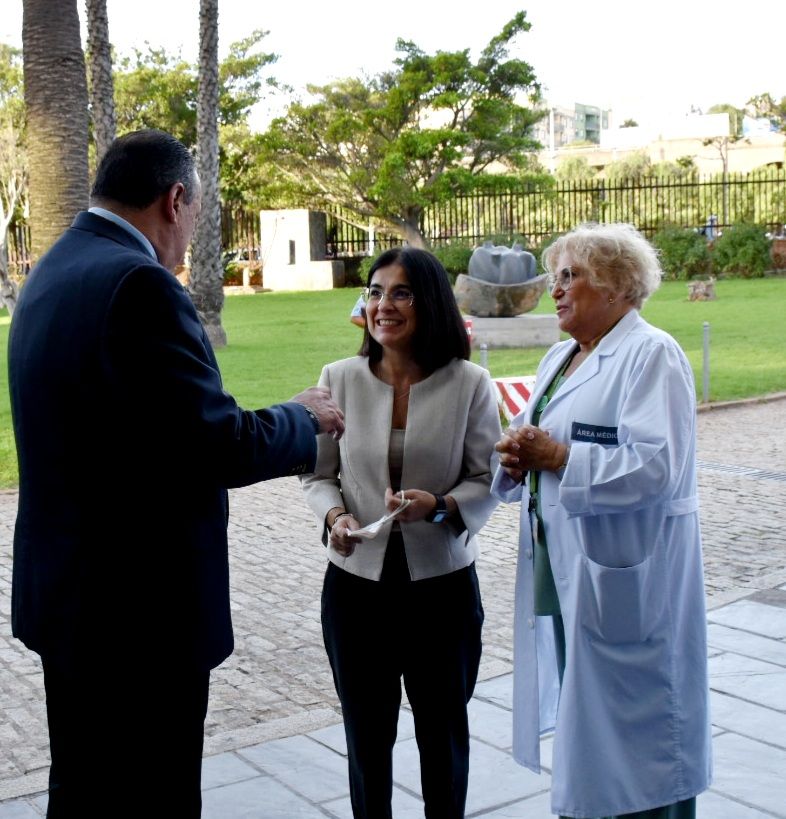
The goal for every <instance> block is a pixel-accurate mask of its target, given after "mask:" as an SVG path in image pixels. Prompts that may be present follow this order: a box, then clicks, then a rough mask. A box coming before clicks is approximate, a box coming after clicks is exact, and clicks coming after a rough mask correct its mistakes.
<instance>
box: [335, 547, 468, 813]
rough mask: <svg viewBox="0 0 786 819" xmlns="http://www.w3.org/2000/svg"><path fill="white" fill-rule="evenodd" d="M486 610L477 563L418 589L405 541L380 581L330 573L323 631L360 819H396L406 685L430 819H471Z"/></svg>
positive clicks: (390, 551) (392, 550)
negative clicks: (471, 712) (472, 726)
mask: <svg viewBox="0 0 786 819" xmlns="http://www.w3.org/2000/svg"><path fill="white" fill-rule="evenodd" d="M482 625H483V606H482V604H481V600H480V588H479V586H478V577H477V574H476V572H475V567H474V565H472V566H468V567H467V568H465V569H461V570H459V571H456V572H452V573H450V574H447V575H442V576H440V577H434V578H429V579H426V580H419V581H416V582H413V581H411V580H410V578H409V570H408V568H407V564H406V558H405V556H404V547H403V543H402V541H401V537H400V535H398V534H395V533H394V534H393V535H392V536H391V539H390V542H389V544H388V548H387V552H386V556H385V567H384V569H383V572H382V578H381V580H380V581H379V582H376V581H373V580H366V579H365V578H361V577H357V576H356V575H352V574H350V573H349V572H346V571H344V570H343V569H340V568H338V567H337V566H334V565H333V564H332V563H331V564H329V565H328V569H327V572H326V574H325V583H324V586H323V590H322V632H323V636H324V639H325V648H326V649H327V653H328V658H329V659H330V665H331V668H332V669H333V679H334V682H335V685H336V692H337V693H338V697H339V700H340V701H341V707H342V711H343V716H344V728H345V731H346V736H347V751H348V761H349V783H350V794H351V798H352V810H353V814H354V816H355V819H390V817H391V816H392V814H391V797H392V790H393V763H392V760H393V745H394V743H395V741H396V727H397V722H398V712H399V706H400V704H401V679H402V677H403V679H404V685H405V687H406V691H407V696H408V697H409V702H410V705H411V707H412V713H413V716H414V720H415V737H416V740H417V744H418V749H419V751H420V774H421V784H422V789H423V800H424V802H425V814H426V817H427V819H462V817H463V816H464V805H465V803H466V798H467V777H468V773H469V727H468V723H467V703H468V702H469V700H470V698H471V697H472V692H473V690H474V688H475V682H476V681H477V675H478V666H479V664H480V653H481V628H482Z"/></svg>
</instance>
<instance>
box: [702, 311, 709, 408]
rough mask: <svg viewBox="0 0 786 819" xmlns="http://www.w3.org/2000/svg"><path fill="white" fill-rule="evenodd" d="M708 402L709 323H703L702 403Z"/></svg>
mask: <svg viewBox="0 0 786 819" xmlns="http://www.w3.org/2000/svg"><path fill="white" fill-rule="evenodd" d="M709 400H710V323H709V322H708V321H705V322H704V355H703V356H702V402H703V403H705V404H706V403H707V402H708V401H709Z"/></svg>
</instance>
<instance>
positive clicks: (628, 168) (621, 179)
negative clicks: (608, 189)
mask: <svg viewBox="0 0 786 819" xmlns="http://www.w3.org/2000/svg"><path fill="white" fill-rule="evenodd" d="M651 175H652V161H651V160H650V158H649V156H647V154H646V153H644V151H634V152H633V153H631V154H628V156H625V157H623V158H622V159H617V160H616V161H614V162H609V164H608V165H606V179H608V180H609V181H612V182H618V183H622V184H624V183H628V182H630V183H638V182H640V181H641V180H642V179H644V178H645V177H647V176H651Z"/></svg>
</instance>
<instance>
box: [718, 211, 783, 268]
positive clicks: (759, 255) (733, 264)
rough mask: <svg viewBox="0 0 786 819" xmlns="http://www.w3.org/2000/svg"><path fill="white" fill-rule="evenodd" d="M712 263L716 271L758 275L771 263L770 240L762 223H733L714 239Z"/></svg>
mask: <svg viewBox="0 0 786 819" xmlns="http://www.w3.org/2000/svg"><path fill="white" fill-rule="evenodd" d="M712 263H713V266H714V267H715V269H716V270H717V271H718V272H719V273H725V274H726V275H728V276H739V277H741V278H743V279H760V278H761V277H762V276H764V273H765V271H766V270H768V269H769V268H770V267H771V266H772V260H771V259H770V242H769V239H767V235H766V232H765V230H764V228H763V227H759V226H758V225H750V224H739V225H734V226H733V227H731V228H728V229H727V230H724V231H723V233H722V234H721V235H720V236H719V237H718V238H717V239H716V240H715V243H714V245H713V248H712Z"/></svg>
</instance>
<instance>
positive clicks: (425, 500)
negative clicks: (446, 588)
mask: <svg viewBox="0 0 786 819" xmlns="http://www.w3.org/2000/svg"><path fill="white" fill-rule="evenodd" d="M403 495H404V496H405V497H406V499H407V500H408V501H410V503H409V505H408V506H407V507H406V509H403V510H402V511H401V512H400V513H399V515H398V520H400V521H404V522H405V523H412V522H414V521H416V520H423V519H424V518H425V517H426V515H428V514H430V513H431V512H433V511H434V507H435V505H436V498H435V497H434V495H432V493H431V492H426V491H424V490H422V489H407V490H405V491H404V493H403ZM401 497H402V493H401V492H394V491H393V490H392V489H391V488H390V487H388V488H387V489H386V490H385V509H386V510H387V512H393V511H394V510H395V509H397V508H398V507H399V505H400V504H401ZM332 511H333V510H331V512H332ZM328 516H330V512H329V513H328ZM329 520H330V517H328V521H329ZM360 528H361V524H360V521H358V520H357V519H356V518H355V517H354V516H352V515H350V514H347V513H344V512H339V513H338V514H336V515H335V516H334V517H333V525H332V527H331V528H330V537H329V543H330V545H331V546H332V547H333V548H334V549H335V550H336V551H337V552H338V553H339V554H340V555H342V556H343V557H349V556H350V555H351V554H352V553H353V552H354V551H355V546H356V544H358V543H360V538H357V537H352V532H353V531H354V530H355V529H360Z"/></svg>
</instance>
